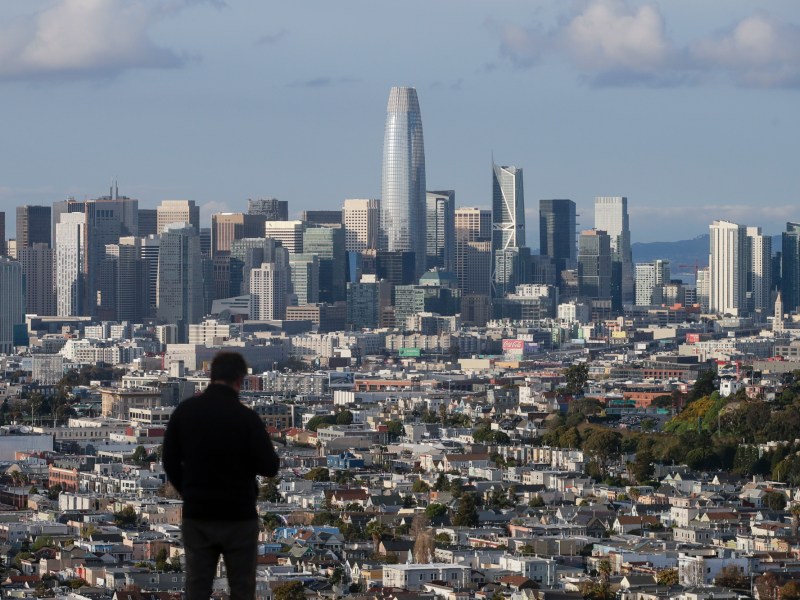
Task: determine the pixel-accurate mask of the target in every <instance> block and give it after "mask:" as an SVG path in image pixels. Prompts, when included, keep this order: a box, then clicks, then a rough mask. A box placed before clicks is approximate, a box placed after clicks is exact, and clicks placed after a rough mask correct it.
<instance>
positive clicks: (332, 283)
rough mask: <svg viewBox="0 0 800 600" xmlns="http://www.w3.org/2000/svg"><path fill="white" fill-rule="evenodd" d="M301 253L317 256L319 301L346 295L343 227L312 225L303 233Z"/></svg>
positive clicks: (331, 300)
mask: <svg viewBox="0 0 800 600" xmlns="http://www.w3.org/2000/svg"><path fill="white" fill-rule="evenodd" d="M303 254H316V255H317V256H319V301H320V302H328V303H331V304H332V303H334V302H338V301H340V300H344V299H345V298H346V297H347V290H346V288H345V269H346V265H345V251H344V229H342V227H341V226H339V227H312V228H310V229H306V231H305V233H304V234H303Z"/></svg>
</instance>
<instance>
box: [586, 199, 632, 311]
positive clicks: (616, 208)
mask: <svg viewBox="0 0 800 600" xmlns="http://www.w3.org/2000/svg"><path fill="white" fill-rule="evenodd" d="M594 226H595V229H599V230H601V231H605V232H606V233H608V236H609V237H610V238H611V253H612V256H613V260H614V262H615V263H617V264H618V266H617V267H615V269H618V273H617V275H616V277H615V281H614V282H613V283H612V285H613V286H614V295H615V297H616V296H618V301H619V303H621V304H633V302H634V300H635V297H634V290H633V284H634V281H633V255H632V253H631V230H630V224H629V221H628V199H627V198H625V197H623V196H597V197H596V198H595V199H594ZM617 289H618V290H619V291H617Z"/></svg>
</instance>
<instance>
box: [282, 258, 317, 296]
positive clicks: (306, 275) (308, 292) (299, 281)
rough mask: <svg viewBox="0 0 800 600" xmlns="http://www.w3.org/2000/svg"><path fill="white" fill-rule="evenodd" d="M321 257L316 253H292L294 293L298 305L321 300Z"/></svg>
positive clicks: (290, 259)
mask: <svg viewBox="0 0 800 600" xmlns="http://www.w3.org/2000/svg"><path fill="white" fill-rule="evenodd" d="M319 264H320V258H319V256H317V255H316V254H306V253H303V254H291V255H290V256H289V268H290V269H291V280H292V293H293V295H294V298H295V300H296V306H303V305H304V304H316V303H317V302H319V277H320V266H319Z"/></svg>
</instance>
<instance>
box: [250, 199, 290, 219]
mask: <svg viewBox="0 0 800 600" xmlns="http://www.w3.org/2000/svg"><path fill="white" fill-rule="evenodd" d="M247 214H249V215H261V216H262V217H266V220H267V221H288V220H289V202H288V201H286V200H278V199H277V198H258V199H255V200H254V199H252V198H249V199H248V200H247Z"/></svg>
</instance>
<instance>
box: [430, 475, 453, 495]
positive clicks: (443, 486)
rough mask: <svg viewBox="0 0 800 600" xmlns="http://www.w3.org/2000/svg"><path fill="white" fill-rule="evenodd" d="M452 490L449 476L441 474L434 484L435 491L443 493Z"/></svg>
mask: <svg viewBox="0 0 800 600" xmlns="http://www.w3.org/2000/svg"><path fill="white" fill-rule="evenodd" d="M449 488H450V480H449V479H447V475H445V474H444V473H439V475H438V477H436V483H434V484H433V489H435V490H436V491H437V492H443V491H445V490H447V489H449Z"/></svg>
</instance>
